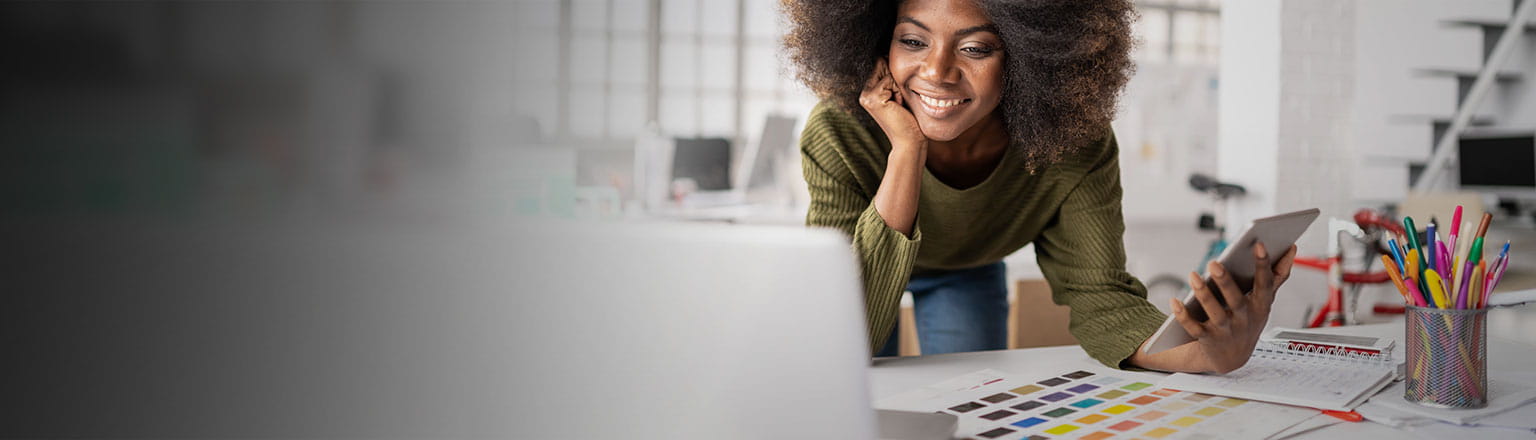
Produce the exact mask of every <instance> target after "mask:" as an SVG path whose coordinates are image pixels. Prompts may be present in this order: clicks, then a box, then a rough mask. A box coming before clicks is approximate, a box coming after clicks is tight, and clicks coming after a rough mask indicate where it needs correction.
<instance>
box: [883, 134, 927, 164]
mask: <svg viewBox="0 0 1536 440" xmlns="http://www.w3.org/2000/svg"><path fill="white" fill-rule="evenodd" d="M898 155H900V156H899V157H898ZM890 158H891V159H892V160H895V159H915V160H917V161H918V163H922V161H923V160H926V159H927V158H928V140H926V139H924V140H918V141H895V140H893V141H891V154H890Z"/></svg>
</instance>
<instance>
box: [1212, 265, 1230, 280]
mask: <svg viewBox="0 0 1536 440" xmlns="http://www.w3.org/2000/svg"><path fill="white" fill-rule="evenodd" d="M1211 275H1214V276H1218V277H1220V276H1226V275H1227V270H1226V269H1223V268H1222V267H1221V265H1220V264H1212V265H1211Z"/></svg>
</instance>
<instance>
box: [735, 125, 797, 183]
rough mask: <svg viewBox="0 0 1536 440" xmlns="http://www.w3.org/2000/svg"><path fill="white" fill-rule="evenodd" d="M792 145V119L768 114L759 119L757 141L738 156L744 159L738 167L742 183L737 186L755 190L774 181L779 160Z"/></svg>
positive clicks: (793, 145)
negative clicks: (760, 124)
mask: <svg viewBox="0 0 1536 440" xmlns="http://www.w3.org/2000/svg"><path fill="white" fill-rule="evenodd" d="M794 147H795V118H791V117H785V116H778V115H769V116H768V117H767V119H765V120H764V121H763V131H762V133H761V134H760V135H759V136H758V138H757V143H756V144H753V145H751V146H749V151H748V152H747V154H744V155H742V156H743V158H744V159H745V160H746V163H743V164H742V167H741V169H742V170H744V171H743V174H745V176H743V178H742V180H743V181H744V182H745V183H744V184H743V185H739V187H741V188H746V189H757V188H765V187H771V186H773V185H774V184H775V183H777V182H775V177H777V170H778V165H779V160H780V159H781V158H783V157H784V154H785V153H786V152H789V151H792V150H793V149H794Z"/></svg>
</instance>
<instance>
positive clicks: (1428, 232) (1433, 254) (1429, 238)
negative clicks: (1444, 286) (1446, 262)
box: [1424, 220, 1445, 272]
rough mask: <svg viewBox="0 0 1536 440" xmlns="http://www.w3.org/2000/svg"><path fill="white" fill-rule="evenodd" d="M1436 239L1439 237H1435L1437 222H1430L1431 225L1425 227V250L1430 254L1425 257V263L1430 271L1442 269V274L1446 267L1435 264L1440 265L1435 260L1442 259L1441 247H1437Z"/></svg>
mask: <svg viewBox="0 0 1536 440" xmlns="http://www.w3.org/2000/svg"><path fill="white" fill-rule="evenodd" d="M1436 238H1439V237H1437V236H1435V222H1434V220H1430V222H1429V223H1427V224H1425V225H1424V249H1426V252H1429V255H1426V256H1425V257H1426V258H1425V259H1424V260H1425V261H1424V263H1425V265H1426V266H1427V267H1428V268H1429V269H1440V271H1441V272H1444V271H1445V266H1441V265H1438V264H1435V263H1438V261H1435V260H1437V259H1438V258H1439V257H1440V252H1439V251H1440V247H1439V246H1435V239H1436Z"/></svg>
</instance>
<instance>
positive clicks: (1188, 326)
mask: <svg viewBox="0 0 1536 440" xmlns="http://www.w3.org/2000/svg"><path fill="white" fill-rule="evenodd" d="M1168 307H1169V308H1171V309H1172V310H1173V320H1174V321H1178V323H1179V327H1183V328H1184V332H1185V333H1189V336H1190V337H1191V338H1195V339H1200V338H1202V337H1205V327H1202V326H1201V325H1200V323H1198V322H1195V320H1194V318H1190V317H1189V311H1187V310H1184V305H1183V304H1179V300H1177V299H1174V298H1168Z"/></svg>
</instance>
